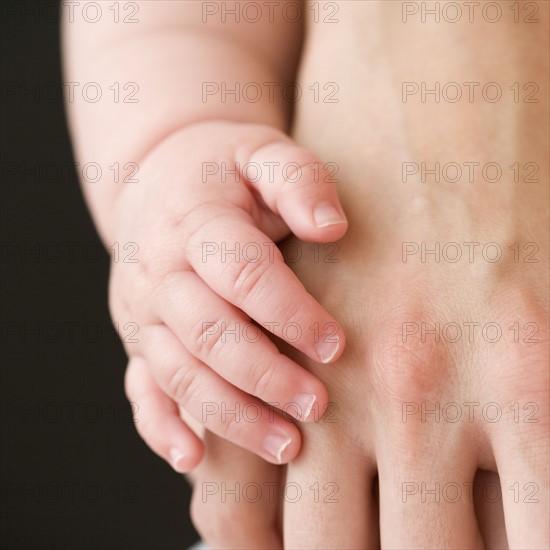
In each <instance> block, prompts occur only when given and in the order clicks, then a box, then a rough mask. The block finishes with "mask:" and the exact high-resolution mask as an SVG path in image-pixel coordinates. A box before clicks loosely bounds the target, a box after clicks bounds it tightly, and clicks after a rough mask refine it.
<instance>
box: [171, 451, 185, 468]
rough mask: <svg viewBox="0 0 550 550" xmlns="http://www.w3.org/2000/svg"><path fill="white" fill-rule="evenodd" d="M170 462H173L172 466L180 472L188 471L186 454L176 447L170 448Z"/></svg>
mask: <svg viewBox="0 0 550 550" xmlns="http://www.w3.org/2000/svg"><path fill="white" fill-rule="evenodd" d="M170 462H171V463H172V468H174V470H176V472H178V473H179V474H183V473H185V472H186V471H187V469H186V467H185V455H184V454H183V453H182V452H181V451H180V450H179V449H178V448H176V447H171V448H170Z"/></svg>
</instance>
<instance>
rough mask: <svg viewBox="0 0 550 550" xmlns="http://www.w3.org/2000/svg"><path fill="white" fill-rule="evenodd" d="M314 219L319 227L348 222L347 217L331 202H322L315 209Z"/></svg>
mask: <svg viewBox="0 0 550 550" xmlns="http://www.w3.org/2000/svg"><path fill="white" fill-rule="evenodd" d="M313 219H314V220H315V225H316V226H317V227H327V226H328V225H336V224H339V223H346V218H345V217H344V216H342V214H340V212H339V211H338V210H337V209H336V207H335V206H333V205H332V204H331V203H330V202H328V201H325V202H320V203H319V204H318V205H317V206H316V207H315V209H314V210H313Z"/></svg>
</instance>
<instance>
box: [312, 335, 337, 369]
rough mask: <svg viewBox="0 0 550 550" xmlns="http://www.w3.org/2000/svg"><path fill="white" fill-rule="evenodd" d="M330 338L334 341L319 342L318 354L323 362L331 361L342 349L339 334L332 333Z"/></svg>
mask: <svg viewBox="0 0 550 550" xmlns="http://www.w3.org/2000/svg"><path fill="white" fill-rule="evenodd" d="M329 338H330V339H331V340H334V341H330V342H328V341H327V342H325V341H321V342H319V343H318V344H317V354H318V355H319V359H320V361H321V363H328V362H330V361H331V360H332V359H334V356H335V355H336V354H337V353H338V350H339V349H340V339H339V338H338V336H336V335H331V336H329Z"/></svg>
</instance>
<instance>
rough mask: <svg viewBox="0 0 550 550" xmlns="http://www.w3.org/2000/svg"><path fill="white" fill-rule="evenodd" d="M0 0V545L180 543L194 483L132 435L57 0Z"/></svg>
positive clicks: (76, 548) (190, 538)
mask: <svg viewBox="0 0 550 550" xmlns="http://www.w3.org/2000/svg"><path fill="white" fill-rule="evenodd" d="M108 4H111V2H108ZM0 5H1V11H2V25H1V31H0V37H1V38H0V40H1V56H2V57H1V72H2V90H1V98H0V106H1V136H0V139H1V231H2V250H1V269H2V291H1V298H2V324H1V359H2V364H1V394H0V395H1V409H0V424H1V429H2V430H1V431H2V435H1V443H2V454H1V496H0V498H1V501H0V507H1V525H0V528H1V535H0V537H1V538H0V546H1V548H2V549H16V548H17V549H23V548H25V549H33V550H34V549H42V548H48V549H65V548H66V549H71V550H80V549H93V550H103V549H117V550H118V549H126V548H127V549H131V550H140V549H155V550H165V549H172V548H174V549H175V548H179V549H182V548H186V547H187V546H188V545H190V544H191V543H193V542H194V541H195V540H197V539H198V537H197V535H196V533H195V532H194V530H193V528H192V526H191V523H190V520H189V514H188V508H189V498H190V491H189V489H188V487H187V485H186V482H185V481H184V480H183V478H182V477H181V476H178V475H177V474H175V473H174V472H173V471H172V470H171V469H170V467H169V466H168V465H167V464H165V463H164V462H163V461H162V460H161V459H159V458H158V457H157V456H156V455H154V454H153V453H152V452H151V451H150V450H149V449H148V448H147V447H146V446H145V444H144V443H143V442H142V441H141V440H140V439H139V437H138V435H137V433H136V431H135V429H134V425H133V423H132V420H131V412H130V407H129V405H128V403H127V401H126V399H125V396H124V392H123V376H124V369H125V364H126V358H125V355H124V352H123V349H122V346H121V344H120V343H119V341H118V339H117V337H116V336H115V332H114V330H113V328H112V326H111V323H110V320H109V315H108V310H107V277H108V267H109V258H108V255H107V253H105V252H104V251H103V250H102V248H101V245H100V243H99V240H98V239H97V237H96V234H95V230H94V228H93V225H92V222H91V219H90V216H89V215H88V213H87V210H86V207H85V205H84V202H83V199H82V195H81V192H80V189H79V185H78V181H77V177H76V173H75V169H74V167H73V166H72V165H71V163H73V162H74V161H73V159H72V156H71V147H70V142H69V137H68V134H67V128H66V122H65V114H64V108H63V100H62V89H63V86H62V84H61V82H62V76H61V69H60V53H59V15H58V4H57V2H47V1H28V2H27V1H7V2H1V3H0Z"/></svg>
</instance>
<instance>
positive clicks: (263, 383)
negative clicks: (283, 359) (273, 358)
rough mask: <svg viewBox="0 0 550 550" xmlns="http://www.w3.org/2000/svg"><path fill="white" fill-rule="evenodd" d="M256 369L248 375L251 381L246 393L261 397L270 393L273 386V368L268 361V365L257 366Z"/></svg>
mask: <svg viewBox="0 0 550 550" xmlns="http://www.w3.org/2000/svg"><path fill="white" fill-rule="evenodd" d="M257 371H258V372H255V373H253V375H252V376H251V377H250V378H251V380H252V382H251V387H250V391H249V392H248V393H250V394H252V395H255V396H257V397H261V396H262V395H263V396H265V395H267V394H268V393H271V391H272V389H273V387H274V386H273V384H274V378H275V368H274V365H272V363H271V362H270V363H269V364H268V365H262V366H261V367H260V366H259V367H257Z"/></svg>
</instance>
